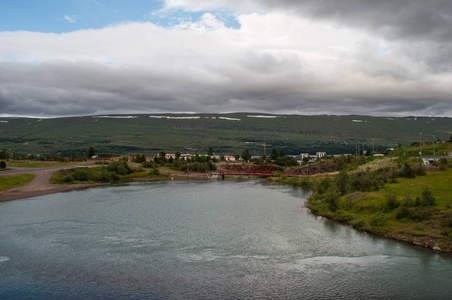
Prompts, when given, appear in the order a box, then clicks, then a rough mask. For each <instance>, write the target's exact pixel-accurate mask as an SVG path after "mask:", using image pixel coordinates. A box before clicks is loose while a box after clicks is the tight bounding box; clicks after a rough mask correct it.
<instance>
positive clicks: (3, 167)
mask: <svg viewBox="0 0 452 300" xmlns="http://www.w3.org/2000/svg"><path fill="white" fill-rule="evenodd" d="M0 169H1V170H3V169H6V163H5V162H4V161H3V160H2V161H0Z"/></svg>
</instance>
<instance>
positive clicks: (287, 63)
mask: <svg viewBox="0 0 452 300" xmlns="http://www.w3.org/2000/svg"><path fill="white" fill-rule="evenodd" d="M185 2H187V1H184V0H178V1H175V0H171V1H167V5H168V7H171V6H174V7H176V6H177V5H182V4H184V3H185ZM188 2H190V1H188ZM199 3H200V4H199V5H213V6H212V7H220V6H221V4H222V3H223V2H222V1H216V2H215V1H213V2H212V1H208V2H199ZM207 3H210V4H207ZM237 3H238V2H237ZM199 8H201V6H199ZM236 18H237V20H238V22H239V23H240V25H241V26H240V28H238V29H233V28H227V27H226V26H225V25H224V24H223V22H222V21H221V20H219V19H217V18H216V17H215V16H214V14H212V13H205V14H204V15H203V16H202V17H201V19H200V20H199V21H195V22H187V21H185V22H183V23H179V24H177V25H175V26H173V27H169V28H163V27H160V26H157V25H155V24H152V23H124V24H120V25H116V26H111V27H106V28H103V29H97V30H80V31H75V32H69V33H62V34H53V33H48V34H47V33H34V32H23V31H22V32H0V105H1V106H2V110H4V113H12V114H14V113H19V114H29V113H30V112H33V111H36V110H38V111H42V113H43V114H69V113H72V114H74V113H78V114H83V113H94V112H96V113H104V112H105V113H106V112H108V113H110V112H112V111H115V109H117V110H122V111H124V110H125V109H128V111H129V112H131V113H136V112H145V111H146V112H162V111H163V112H165V111H166V112H171V111H179V112H180V111H197V112H202V111H213V112H224V111H260V112H275V113H276V112H283V113H289V112H295V113H324V112H327V113H366V114H379V115H385V114H386V115H399V114H402V115H406V114H433V115H451V114H452V111H451V108H450V107H451V105H450V104H451V100H450V99H452V97H451V96H452V90H451V88H450V87H451V86H452V74H450V73H447V72H440V73H438V72H435V71H432V67H431V66H430V65H429V64H428V63H427V62H426V61H423V60H421V59H419V58H420V57H423V56H424V55H425V54H424V53H426V52H430V51H431V48H430V47H429V46H428V45H423V47H424V48H422V47H419V48H416V49H418V50H417V52H416V51H415V50H414V49H411V47H413V44H408V43H407V42H405V41H399V40H389V39H385V38H383V37H382V36H379V35H374V34H372V33H370V32H368V31H364V30H361V29H358V28H352V27H341V26H338V24H336V23H335V22H330V21H328V20H313V19H309V18H302V17H298V16H294V15H291V14H287V13H286V12H284V11H277V10H275V11H271V12H267V13H262V12H261V13H259V12H242V13H239V14H237V16H236ZM382 45H383V46H382ZM382 47H384V49H390V51H381V49H382ZM24 103H26V104H27V105H24ZM88 103H89V105H88Z"/></svg>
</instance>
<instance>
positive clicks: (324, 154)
mask: <svg viewBox="0 0 452 300" xmlns="http://www.w3.org/2000/svg"><path fill="white" fill-rule="evenodd" d="M315 156H316V157H317V158H322V157H325V156H326V152H317V153H316V154H315Z"/></svg>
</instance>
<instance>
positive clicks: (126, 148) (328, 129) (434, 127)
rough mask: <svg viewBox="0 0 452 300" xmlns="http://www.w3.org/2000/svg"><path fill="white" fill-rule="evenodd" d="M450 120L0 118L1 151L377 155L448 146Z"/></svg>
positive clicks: (249, 115) (228, 116)
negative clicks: (440, 143) (420, 145)
mask: <svg viewBox="0 0 452 300" xmlns="http://www.w3.org/2000/svg"><path fill="white" fill-rule="evenodd" d="M451 125H452V118H429V117H406V118H386V117H371V116H333V115H328V116H327V115H322V116H300V115H268V114H253V113H231V114H196V115H187V114H164V115H149V114H146V115H129V116H125V115H123V116H119V115H110V116H84V117H67V118H53V119H38V118H0V150H7V151H9V152H18V153H32V154H39V153H42V154H55V153H61V154H63V155H68V154H76V153H79V154H80V153H85V152H86V149H87V148H88V147H89V146H91V145H92V146H94V148H95V149H96V151H97V152H98V153H99V152H103V153H120V154H127V153H129V154H132V153H133V154H134V153H138V152H139V153H145V154H146V155H154V154H156V153H158V152H159V151H162V150H165V151H180V152H198V153H203V152H207V150H208V148H209V147H212V148H213V151H214V152H215V153H230V154H233V153H239V152H241V151H242V150H243V149H245V148H248V149H249V150H250V152H251V154H252V155H262V154H263V152H264V149H263V146H262V144H263V143H265V144H266V145H267V149H270V150H267V154H268V153H269V152H270V151H271V148H276V149H278V150H279V149H283V150H284V152H285V153H286V154H299V153H302V152H307V153H311V154H313V153H315V152H317V151H324V152H327V153H328V154H343V153H355V152H356V151H357V148H358V149H364V150H372V148H373V147H374V148H375V150H376V151H381V150H384V149H386V148H388V147H394V146H395V145H398V144H402V145H406V144H410V143H412V142H413V141H418V140H419V138H420V132H422V139H425V140H424V141H423V142H425V141H428V142H431V141H432V140H433V139H441V140H447V139H449V137H450V135H451V133H452V131H451V130H452V126H451Z"/></svg>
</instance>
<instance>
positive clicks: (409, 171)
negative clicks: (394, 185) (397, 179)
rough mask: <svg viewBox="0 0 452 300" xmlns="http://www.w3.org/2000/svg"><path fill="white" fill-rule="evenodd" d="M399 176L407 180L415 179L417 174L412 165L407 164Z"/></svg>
mask: <svg viewBox="0 0 452 300" xmlns="http://www.w3.org/2000/svg"><path fill="white" fill-rule="evenodd" d="M399 176H401V177H405V178H414V177H416V173H415V171H414V170H413V168H412V167H411V166H410V164H409V163H407V162H405V164H404V165H403V168H402V170H401V171H400V173H399Z"/></svg>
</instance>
